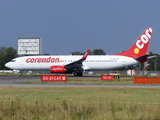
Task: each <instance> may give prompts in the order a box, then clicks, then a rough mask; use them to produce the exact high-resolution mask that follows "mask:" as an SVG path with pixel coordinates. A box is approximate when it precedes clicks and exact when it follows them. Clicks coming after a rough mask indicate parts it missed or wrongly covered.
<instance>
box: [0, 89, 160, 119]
mask: <svg viewBox="0 0 160 120" xmlns="http://www.w3.org/2000/svg"><path fill="white" fill-rule="evenodd" d="M159 93H160V89H146V88H143V89H142V88H97V87H96V88H86V87H84V88H15V87H14V88H12V87H9V88H0V120H9V119H10V120H62V119H63V120H159V119H160V114H159V112H160V103H159V101H160V94H159Z"/></svg>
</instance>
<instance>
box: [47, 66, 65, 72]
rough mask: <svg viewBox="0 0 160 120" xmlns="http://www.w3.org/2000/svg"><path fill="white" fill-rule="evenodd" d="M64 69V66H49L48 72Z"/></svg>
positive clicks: (63, 70)
mask: <svg viewBox="0 0 160 120" xmlns="http://www.w3.org/2000/svg"><path fill="white" fill-rule="evenodd" d="M65 71H66V69H65V68H64V66H51V67H50V72H51V73H65Z"/></svg>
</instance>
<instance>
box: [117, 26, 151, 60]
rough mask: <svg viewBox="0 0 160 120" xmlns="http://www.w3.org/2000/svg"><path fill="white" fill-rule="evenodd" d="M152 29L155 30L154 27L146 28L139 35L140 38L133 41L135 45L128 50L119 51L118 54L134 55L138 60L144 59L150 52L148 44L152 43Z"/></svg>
mask: <svg viewBox="0 0 160 120" xmlns="http://www.w3.org/2000/svg"><path fill="white" fill-rule="evenodd" d="M152 30H153V29H152V28H146V29H145V30H144V32H143V33H142V34H141V35H140V36H139V37H138V39H137V40H136V41H135V42H134V43H133V45H132V46H131V47H130V48H129V49H128V50H127V51H124V52H122V53H118V54H116V55H121V56H127V57H132V58H135V59H137V60H138V61H139V60H140V59H139V58H143V59H144V56H146V55H147V52H148V45H149V43H150V39H151V35H152ZM145 58H146V57H145ZM140 62H142V61H140ZM143 62H144V61H143Z"/></svg>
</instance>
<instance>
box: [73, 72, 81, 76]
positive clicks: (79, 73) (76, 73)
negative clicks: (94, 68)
mask: <svg viewBox="0 0 160 120" xmlns="http://www.w3.org/2000/svg"><path fill="white" fill-rule="evenodd" d="M73 75H74V76H82V75H83V73H82V72H81V71H75V72H73Z"/></svg>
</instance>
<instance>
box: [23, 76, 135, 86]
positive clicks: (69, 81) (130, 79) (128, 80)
mask: <svg viewBox="0 0 160 120" xmlns="http://www.w3.org/2000/svg"><path fill="white" fill-rule="evenodd" d="M20 83H35V84H36V83H38V84H39V83H43V84H64V83H65V84H133V77H123V78H120V79H117V80H101V78H100V77H92V78H90V77H82V78H81V77H68V78H67V82H50V81H47V82H41V81H40V78H39V81H29V80H28V81H25V82H20Z"/></svg>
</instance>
